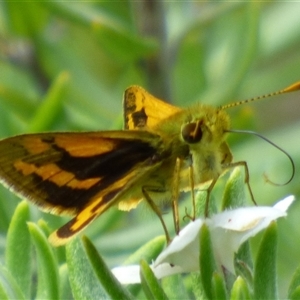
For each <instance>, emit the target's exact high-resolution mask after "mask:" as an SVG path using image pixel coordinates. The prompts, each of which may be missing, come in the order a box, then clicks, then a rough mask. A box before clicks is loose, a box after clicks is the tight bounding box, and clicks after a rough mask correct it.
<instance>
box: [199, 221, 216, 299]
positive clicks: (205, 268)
mask: <svg viewBox="0 0 300 300" xmlns="http://www.w3.org/2000/svg"><path fill="white" fill-rule="evenodd" d="M199 249H200V250H199V251H200V257H199V262H200V266H199V268H200V275H201V281H202V285H203V289H204V291H205V294H206V296H207V297H208V298H209V299H212V298H213V295H212V277H213V274H214V272H215V270H216V264H215V260H214V255H213V249H212V245H211V239H210V233H209V230H208V227H207V225H206V224H204V225H203V226H202V227H201V229H200V248H199Z"/></svg>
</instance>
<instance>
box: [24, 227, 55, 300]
mask: <svg viewBox="0 0 300 300" xmlns="http://www.w3.org/2000/svg"><path fill="white" fill-rule="evenodd" d="M27 224H28V228H29V232H30V235H31V237H32V240H33V244H34V246H35V250H36V254H37V266H38V287H37V296H36V298H40V299H59V280H58V263H57V261H56V258H55V256H54V253H53V249H52V248H51V246H50V244H49V242H48V240H47V238H46V236H45V235H44V233H43V231H42V230H41V229H40V228H39V227H38V226H37V225H36V224H35V223H32V222H28V223H27Z"/></svg>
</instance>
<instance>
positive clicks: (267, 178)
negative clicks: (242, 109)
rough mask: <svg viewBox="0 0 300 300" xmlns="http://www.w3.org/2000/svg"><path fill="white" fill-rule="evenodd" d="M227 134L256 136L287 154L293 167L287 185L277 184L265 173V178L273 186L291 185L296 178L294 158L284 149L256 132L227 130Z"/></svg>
mask: <svg viewBox="0 0 300 300" xmlns="http://www.w3.org/2000/svg"><path fill="white" fill-rule="evenodd" d="M226 132H231V133H246V134H252V135H255V136H257V137H259V138H261V139H263V140H264V141H266V142H267V143H269V144H270V145H272V146H273V147H275V148H276V149H278V150H279V151H281V152H282V153H283V154H285V155H286V156H287V158H288V159H289V161H290V163H291V166H292V173H291V176H290V178H289V180H287V181H286V182H285V183H276V182H274V181H272V180H270V179H269V177H268V176H267V175H266V174H265V173H264V178H265V180H266V182H268V183H271V184H272V185H276V186H283V185H287V184H288V183H290V182H291V181H292V179H293V178H294V176H295V163H294V160H293V158H292V157H291V156H290V155H289V154H288V153H287V152H286V151H285V150H284V149H282V148H281V147H279V146H278V145H276V144H275V143H273V142H272V141H271V140H269V139H267V138H266V137H264V136H262V135H261V134H259V133H257V132H255V131H250V130H238V129H229V130H226Z"/></svg>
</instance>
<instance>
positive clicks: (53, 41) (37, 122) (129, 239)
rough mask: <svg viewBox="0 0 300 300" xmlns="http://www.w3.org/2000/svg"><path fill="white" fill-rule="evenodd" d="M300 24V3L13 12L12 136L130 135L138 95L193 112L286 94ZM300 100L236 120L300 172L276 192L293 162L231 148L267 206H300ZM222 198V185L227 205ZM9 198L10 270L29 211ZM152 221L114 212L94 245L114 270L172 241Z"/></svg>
mask: <svg viewBox="0 0 300 300" xmlns="http://www.w3.org/2000/svg"><path fill="white" fill-rule="evenodd" d="M299 13H300V3H285V2H282V3H279V2H278V3H275V2H274V3H271V2H270V3H259V2H255V3H254V2H253V3H242V2H241V3H238V2H219V3H216V2H214V3H213V2H211V3H210V2H198V1H187V2H183V1H179V2H162V1H161V2H160V1H157V2H155V1H120V2H102V1H96V2H85V1H79V2H72V1H66V2H44V1H40V2H39V1H37V2H25V1H24V2H15V1H14V2H10V1H5V2H1V3H0V120H1V122H0V136H1V138H4V137H7V136H11V135H16V134H21V133H28V132H40V131H57V130H58V131H70V130H72V131H73V130H80V131H83V130H85V131H87V130H109V129H121V128H122V95H123V92H124V90H125V89H126V87H128V86H129V85H132V84H138V85H141V86H143V87H144V88H146V89H147V90H148V91H149V92H151V93H152V94H153V95H155V96H157V97H159V98H161V99H164V100H166V101H169V102H171V103H173V104H174V105H178V106H182V107H186V106H189V105H191V104H193V103H196V102H201V103H205V104H211V105H214V106H216V105H220V104H225V103H230V102H233V101H235V100H242V99H246V98H250V97H253V96H257V95H261V94H264V93H268V92H272V91H276V90H278V89H281V88H284V87H285V86H287V85H289V84H291V83H293V82H294V81H297V80H299V79H300V31H299V28H300V18H299ZM299 100H300V92H299V93H291V94H287V95H282V96H278V97H274V98H271V99H266V100H264V101H262V102H256V103H252V104H249V105H244V106H241V107H237V108H231V109H230V110H228V113H229V114H230V116H231V117H232V127H233V128H236V129H248V130H256V131H258V132H260V133H261V134H263V135H264V136H266V137H267V138H270V139H271V140H272V141H273V142H275V143H276V144H277V145H279V146H280V147H282V148H284V149H285V150H286V151H287V152H288V153H289V154H290V155H291V156H292V157H293V159H294V161H295V164H296V175H295V178H294V180H293V181H292V183H291V184H289V185H286V186H283V187H275V186H272V185H270V184H265V182H264V179H263V173H264V172H266V173H267V174H268V176H269V177H270V179H272V180H273V181H275V182H285V181H286V180H287V179H288V178H289V176H290V172H291V166H290V163H289V161H288V159H287V158H286V157H285V156H284V155H283V154H282V153H280V152H279V151H278V150H276V149H275V148H273V147H272V146H271V145H269V144H267V143H265V142H263V141H262V140H260V139H258V138H256V137H254V136H248V135H240V134H239V135H237V134H235V135H234V134H232V135H231V136H230V137H229V142H230V145H231V147H232V151H233V154H234V157H235V160H236V161H239V160H246V161H247V162H248V165H249V169H250V180H251V185H252V189H253V191H254V195H255V199H256V201H257V202H258V203H259V204H260V205H270V204H273V203H274V202H276V201H277V200H279V199H281V198H282V197H283V196H285V195H288V194H295V195H296V197H298V196H299V195H300V191H299V171H298V170H299V168H300V155H299V154H298V153H299V151H298V148H300V126H299V125H300V123H299V117H300V109H299V107H300V106H299V103H298V102H299ZM124 159H126V158H124ZM222 188H224V181H222V180H220V182H219V183H218V184H217V187H216V190H215V191H214V193H215V198H216V199H217V198H219V197H220V195H221V193H222ZM0 197H1V202H0V230H1V240H0V245H1V253H0V254H1V258H2V255H3V251H4V248H5V234H6V231H7V228H8V225H9V221H10V218H11V215H12V213H13V210H14V208H15V206H16V203H17V201H18V200H17V199H16V197H15V196H14V195H12V194H11V193H10V192H8V191H7V190H6V189H4V188H1V190H0ZM249 205H252V204H251V203H250V201H249ZM148 212H149V210H148V209H147V208H146V207H145V206H143V205H142V206H141V207H140V208H138V209H137V210H135V211H133V212H130V213H123V212H118V211H117V210H115V209H112V210H111V211H110V212H108V213H107V214H105V215H104V216H101V218H99V219H98V220H97V221H96V222H94V224H93V225H92V226H91V228H89V229H88V230H87V231H86V233H87V234H88V235H89V236H90V237H91V238H92V240H93V241H94V242H95V244H96V245H97V247H98V250H99V251H100V253H101V254H102V255H103V256H104V257H105V258H106V260H107V262H108V263H109V264H110V265H111V266H114V265H116V264H118V263H120V262H122V260H123V259H124V258H125V257H127V256H128V255H129V254H130V253H132V252H133V251H134V250H136V249H137V248H138V247H139V246H141V245H142V244H143V243H145V242H146V241H148V240H149V239H151V238H152V237H154V236H156V235H158V234H162V233H163V231H162V228H161V225H160V223H159V221H158V219H157V218H156V217H155V216H154V215H153V214H152V213H148ZM299 213H300V205H299V204H298V203H297V202H296V203H295V204H294V205H293V206H292V208H291V209H290V212H289V216H288V218H286V219H282V220H280V221H279V232H280V236H279V249H278V257H279V264H278V269H279V284H280V285H279V291H280V294H281V295H285V294H286V289H287V284H288V282H289V281H290V278H291V275H292V273H293V272H294V271H295V268H296V266H297V265H299V263H300V253H299V249H300V238H299V237H300V226H299V219H300V218H299ZM41 217H43V218H44V219H46V220H47V221H48V222H49V225H50V226H51V227H53V228H56V227H58V226H59V225H60V224H63V223H64V222H65V221H66V220H67V219H64V220H62V218H59V217H52V216H49V215H46V214H42V213H40V212H39V211H37V210H36V209H35V208H34V207H32V219H33V220H37V219H39V218H41ZM167 219H168V223H169V226H170V227H171V226H172V223H171V218H170V214H169V215H168V216H167ZM258 239H259V237H258V238H255V239H254V241H253V249H254V251H255V244H256V240H258ZM1 258H0V261H1V260H2V259H1Z"/></svg>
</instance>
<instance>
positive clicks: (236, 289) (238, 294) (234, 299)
mask: <svg viewBox="0 0 300 300" xmlns="http://www.w3.org/2000/svg"><path fill="white" fill-rule="evenodd" d="M243 299H251V295H250V292H249V288H248V286H247V283H246V282H245V280H244V279H243V278H242V277H240V276H239V277H238V278H237V279H236V281H235V282H234V284H233V287H232V289H231V295H230V300H243Z"/></svg>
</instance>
